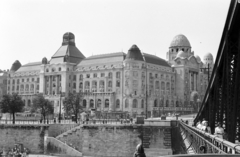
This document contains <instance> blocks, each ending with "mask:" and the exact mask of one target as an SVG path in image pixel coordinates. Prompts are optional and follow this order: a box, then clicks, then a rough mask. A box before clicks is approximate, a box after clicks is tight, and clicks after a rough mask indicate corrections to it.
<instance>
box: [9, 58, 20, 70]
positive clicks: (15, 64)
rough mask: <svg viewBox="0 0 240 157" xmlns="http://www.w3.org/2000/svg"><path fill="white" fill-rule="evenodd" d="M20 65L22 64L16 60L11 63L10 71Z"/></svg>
mask: <svg viewBox="0 0 240 157" xmlns="http://www.w3.org/2000/svg"><path fill="white" fill-rule="evenodd" d="M21 66H22V64H21V63H20V62H19V61H18V60H16V61H15V62H14V63H13V64H12V67H11V70H10V71H13V72H15V71H17V70H18V69H19V68H20V67H21Z"/></svg>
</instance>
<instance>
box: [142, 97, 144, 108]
mask: <svg viewBox="0 0 240 157" xmlns="http://www.w3.org/2000/svg"><path fill="white" fill-rule="evenodd" d="M141 108H144V100H143V99H142V102H141Z"/></svg>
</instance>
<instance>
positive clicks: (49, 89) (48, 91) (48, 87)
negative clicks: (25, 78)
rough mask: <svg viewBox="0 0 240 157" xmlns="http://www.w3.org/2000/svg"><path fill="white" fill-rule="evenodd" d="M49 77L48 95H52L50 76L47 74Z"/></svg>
mask: <svg viewBox="0 0 240 157" xmlns="http://www.w3.org/2000/svg"><path fill="white" fill-rule="evenodd" d="M47 77H48V95H50V86H51V84H50V76H47Z"/></svg>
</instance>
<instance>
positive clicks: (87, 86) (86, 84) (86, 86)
mask: <svg viewBox="0 0 240 157" xmlns="http://www.w3.org/2000/svg"><path fill="white" fill-rule="evenodd" d="M89 85H90V83H89V82H88V81H86V82H85V88H86V89H89Z"/></svg>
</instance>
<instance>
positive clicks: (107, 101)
mask: <svg viewBox="0 0 240 157" xmlns="http://www.w3.org/2000/svg"><path fill="white" fill-rule="evenodd" d="M105 108H109V100H108V99H106V100H105Z"/></svg>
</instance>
